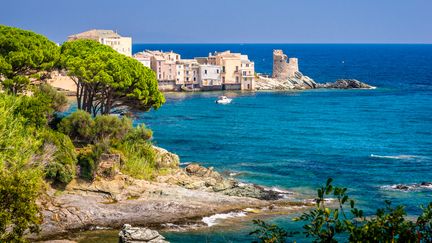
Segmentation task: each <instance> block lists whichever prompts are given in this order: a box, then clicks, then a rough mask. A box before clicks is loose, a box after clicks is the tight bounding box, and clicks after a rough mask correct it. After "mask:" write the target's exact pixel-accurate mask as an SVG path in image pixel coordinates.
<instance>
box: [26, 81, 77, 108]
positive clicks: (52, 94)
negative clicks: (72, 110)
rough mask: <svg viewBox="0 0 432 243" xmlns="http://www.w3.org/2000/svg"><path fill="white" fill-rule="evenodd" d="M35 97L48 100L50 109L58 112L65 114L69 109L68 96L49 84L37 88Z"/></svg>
mask: <svg viewBox="0 0 432 243" xmlns="http://www.w3.org/2000/svg"><path fill="white" fill-rule="evenodd" d="M34 96H35V97H38V98H39V99H40V98H41V97H43V98H45V99H47V101H48V104H49V105H50V107H51V108H52V109H53V110H54V111H56V112H64V111H66V110H67V108H68V107H69V104H68V100H67V98H66V95H65V94H63V93H60V92H58V91H57V90H56V89H55V88H54V87H53V86H51V85H49V84H41V85H39V86H38V87H37V89H36V91H35V93H34Z"/></svg>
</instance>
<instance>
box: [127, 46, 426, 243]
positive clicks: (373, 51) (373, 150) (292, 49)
mask: <svg viewBox="0 0 432 243" xmlns="http://www.w3.org/2000/svg"><path fill="white" fill-rule="evenodd" d="M276 48H280V49H283V50H284V51H285V52H286V53H287V54H288V55H289V56H295V57H298V58H299V62H300V69H301V71H302V72H303V73H304V74H305V75H308V76H310V77H312V78H314V79H315V80H316V81H319V82H325V81H334V80H335V79H337V78H357V79H359V80H361V81H364V82H367V83H369V84H372V85H375V86H377V87H378V88H377V89H375V90H355V91H354V90H314V91H303V92H256V93H241V92H229V93H224V94H226V95H228V96H230V97H233V98H234V101H233V102H232V103H231V104H229V105H217V104H215V103H214V101H215V99H216V97H217V96H218V95H221V93H220V92H212V93H196V94H167V95H166V97H167V103H166V104H165V105H164V106H163V107H161V108H160V109H159V110H157V111H152V112H149V113H143V114H139V115H138V117H139V120H138V122H144V123H146V124H147V125H148V126H149V127H150V128H151V129H152V130H153V131H154V140H155V143H157V144H158V145H159V146H162V147H164V148H166V149H168V150H170V151H173V152H175V153H177V154H179V155H180V157H181V160H182V162H190V161H198V162H200V163H202V164H203V165H205V166H214V167H215V168H216V169H217V170H219V171H232V172H240V174H239V175H238V177H237V178H238V179H239V180H241V181H245V182H253V183H258V184H262V185H267V186H276V187H279V188H283V189H288V190H292V191H295V192H298V193H301V194H306V195H310V196H311V197H312V196H313V195H314V193H315V189H316V188H317V187H318V186H319V185H321V184H322V183H324V182H325V180H326V179H327V178H328V177H333V178H334V179H335V184H338V185H343V186H346V187H348V188H349V189H350V191H349V193H350V194H351V195H352V196H353V197H355V199H357V200H358V201H359V203H360V207H362V208H363V209H365V210H366V211H367V212H368V213H372V212H374V211H375V209H376V208H378V207H379V206H381V205H382V202H383V201H384V200H386V199H390V200H392V201H393V202H394V203H395V204H404V205H406V209H407V211H408V212H409V213H410V214H416V213H418V212H419V208H418V206H419V205H420V204H425V203H427V202H430V201H432V190H427V189H424V190H417V191H409V192H401V191H394V190H389V189H388V188H386V186H391V185H394V184H401V183H406V184H411V183H420V182H423V181H429V182H431V181H432V173H431V168H432V111H431V108H432V46H431V45H280V44H278V45H276V44H275V45H270V44H268V45H267V44H266V45H230V44H225V45H192V44H190V45H180V44H179V45H135V46H134V50H135V51H138V50H142V49H162V50H174V51H177V52H179V53H180V54H182V56H183V57H184V58H191V57H193V56H206V55H207V54H208V53H209V52H211V51H215V50H218V51H222V50H225V49H231V50H232V51H241V52H243V53H246V54H249V57H250V58H251V59H252V60H254V61H255V63H256V69H257V71H258V72H263V73H271V57H272V50H273V49H276ZM273 220H275V221H277V222H278V223H280V224H281V225H282V226H284V227H286V228H287V229H297V230H299V228H298V225H295V224H293V223H292V221H291V219H290V217H279V218H276V219H273ZM248 230H249V229H247V228H246V229H245V228H241V229H238V230H234V231H233V230H227V229H223V228H216V229H214V230H212V229H210V230H208V231H205V232H195V233H169V234H166V235H167V237H168V239H170V240H171V241H172V242H193V241H196V242H200V241H201V242H202V241H210V242H219V241H221V242H226V241H234V242H248V241H250V238H248V237H247V236H246V234H247V231H248Z"/></svg>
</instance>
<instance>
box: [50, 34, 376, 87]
mask: <svg viewBox="0 0 432 243" xmlns="http://www.w3.org/2000/svg"><path fill="white" fill-rule="evenodd" d="M77 39H90V40H95V41H98V42H99V43H101V44H104V45H107V46H110V47H111V48H113V49H114V50H116V51H117V52H119V53H121V54H123V55H126V56H128V57H132V58H134V59H136V60H137V61H139V62H140V63H142V64H143V65H144V66H146V67H148V68H150V69H152V70H153V71H154V72H155V74H156V78H157V80H158V87H159V90H161V91H164V92H171V91H180V92H181V91H184V92H191V91H217V90H239V91H255V90H305V89H316V88H336V89H349V88H366V89H368V88H373V87H372V86H369V85H367V84H365V83H362V82H360V81H358V80H353V79H343V80H337V81H336V82H332V83H324V84H322V83H317V82H315V81H314V80H313V79H311V78H309V77H308V76H304V75H303V74H302V73H301V72H300V70H299V61H298V59H297V58H293V57H288V56H287V55H286V54H284V53H283V51H282V50H273V72H272V75H271V76H268V75H263V74H259V73H257V72H256V71H255V63H254V62H253V61H252V60H250V59H249V57H248V55H246V54H243V53H233V52H231V51H229V50H226V51H222V52H213V53H209V54H208V56H206V57H195V58H193V59H182V58H181V55H180V54H179V53H176V52H174V51H161V50H144V51H141V52H138V53H134V54H133V53H132V38H131V37H124V36H121V35H119V34H118V33H117V32H115V31H113V30H100V29H93V30H89V31H85V32H82V33H78V34H73V35H70V36H68V39H67V40H68V41H73V40H77ZM49 82H50V84H51V85H52V86H54V87H56V88H60V89H62V90H67V91H70V92H74V91H75V90H76V87H75V84H74V82H73V81H72V80H71V79H70V78H69V77H68V76H67V75H66V74H65V73H61V72H60V73H58V74H53V75H52V78H51V80H50V81H49Z"/></svg>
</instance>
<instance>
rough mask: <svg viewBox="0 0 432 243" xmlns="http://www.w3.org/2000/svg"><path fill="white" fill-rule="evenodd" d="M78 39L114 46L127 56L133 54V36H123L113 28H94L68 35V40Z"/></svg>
mask: <svg viewBox="0 0 432 243" xmlns="http://www.w3.org/2000/svg"><path fill="white" fill-rule="evenodd" d="M78 39H89V40H95V41H98V42H99V43H101V44H104V45H107V46H110V47H112V48H113V49H114V50H116V51H117V52H119V53H121V54H124V55H126V56H129V57H130V56H132V38H131V37H123V36H120V35H119V34H117V32H114V31H112V30H97V29H92V30H89V31H85V32H82V33H78V34H74V35H70V36H68V41H71V40H78Z"/></svg>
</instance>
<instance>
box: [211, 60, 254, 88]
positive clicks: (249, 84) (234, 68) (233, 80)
mask: <svg viewBox="0 0 432 243" xmlns="http://www.w3.org/2000/svg"><path fill="white" fill-rule="evenodd" d="M208 64H210V65H218V66H221V67H222V72H221V78H222V85H223V89H225V90H254V89H255V78H254V74H255V67H254V63H253V62H252V61H250V60H249V59H248V56H247V55H242V54H240V53H231V52H230V51H224V52H215V53H214V54H210V55H209V57H208Z"/></svg>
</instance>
